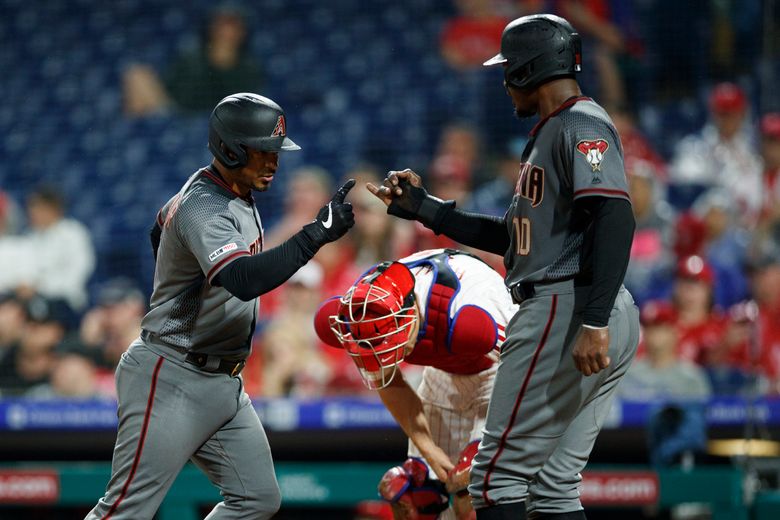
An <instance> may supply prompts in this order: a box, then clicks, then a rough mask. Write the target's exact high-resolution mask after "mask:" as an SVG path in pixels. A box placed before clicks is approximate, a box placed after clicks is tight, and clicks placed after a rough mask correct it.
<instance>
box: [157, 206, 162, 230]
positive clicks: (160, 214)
mask: <svg viewBox="0 0 780 520" xmlns="http://www.w3.org/2000/svg"><path fill="white" fill-rule="evenodd" d="M157 225H158V226H160V227H161V228H162V227H163V219H162V208H160V210H159V211H158V212H157Z"/></svg>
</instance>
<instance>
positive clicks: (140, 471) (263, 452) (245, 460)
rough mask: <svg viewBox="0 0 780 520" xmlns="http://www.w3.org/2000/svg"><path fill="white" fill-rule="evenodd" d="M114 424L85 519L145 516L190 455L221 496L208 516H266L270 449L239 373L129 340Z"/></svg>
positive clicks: (141, 519) (271, 504) (273, 499)
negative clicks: (107, 475) (96, 497)
mask: <svg viewBox="0 0 780 520" xmlns="http://www.w3.org/2000/svg"><path fill="white" fill-rule="evenodd" d="M116 387H117V398H118V404H119V407H118V411H117V415H118V416H119V428H118V432H117V439H116V445H115V447H114V457H113V462H112V466H111V480H110V481H109V483H108V487H107V489H106V494H105V496H103V498H101V499H100V501H99V502H98V504H97V505H96V506H95V507H94V509H93V510H92V511H91V512H90V513H89V514H88V515H87V517H86V520H107V519H109V518H111V519H114V520H123V519H127V520H130V519H132V520H145V519H147V520H151V518H152V517H153V516H154V514H155V512H156V511H157V509H158V507H159V506H160V503H161V502H162V500H163V498H164V497H165V494H166V493H167V491H168V489H169V488H170V486H171V484H173V481H174V480H175V479H176V476H177V475H178V474H179V472H180V471H181V469H182V467H183V466H184V464H185V463H186V462H187V461H188V460H192V461H193V462H194V463H195V464H196V465H197V466H198V467H199V468H200V469H201V470H202V471H203V472H204V473H205V474H206V475H207V476H208V477H209V479H210V480H211V482H212V483H213V484H214V485H215V486H216V487H218V488H219V490H220V492H221V494H222V497H223V498H224V500H223V501H222V502H220V503H219V504H217V506H216V507H215V508H214V509H213V510H212V511H211V513H210V514H209V515H208V516H207V517H206V518H207V519H209V520H228V519H230V520H234V519H250V518H251V519H252V520H257V519H265V518H270V517H271V516H273V515H274V513H276V511H277V510H278V509H279V506H280V503H281V494H280V492H279V486H278V484H277V482H276V476H275V474H274V466H273V460H272V459H271V449H270V447H269V445H268V440H267V438H266V435H265V432H264V430H263V427H262V425H261V424H260V419H259V417H258V416H257V413H256V412H255V409H254V407H253V406H252V403H251V401H250V400H249V396H248V395H247V394H246V392H245V391H244V389H243V382H242V380H241V378H240V377H230V376H229V375H227V374H220V373H211V372H204V371H202V370H200V369H198V368H196V367H195V366H193V365H191V364H189V363H187V362H186V361H184V355H183V354H180V353H178V352H176V351H173V350H171V349H166V348H165V347H158V346H156V345H151V344H147V343H144V342H142V341H141V340H140V339H139V340H136V342H134V343H133V344H132V345H131V346H130V348H129V349H128V350H127V352H125V353H124V354H123V355H122V359H121V361H120V362H119V366H118V367H117V370H116Z"/></svg>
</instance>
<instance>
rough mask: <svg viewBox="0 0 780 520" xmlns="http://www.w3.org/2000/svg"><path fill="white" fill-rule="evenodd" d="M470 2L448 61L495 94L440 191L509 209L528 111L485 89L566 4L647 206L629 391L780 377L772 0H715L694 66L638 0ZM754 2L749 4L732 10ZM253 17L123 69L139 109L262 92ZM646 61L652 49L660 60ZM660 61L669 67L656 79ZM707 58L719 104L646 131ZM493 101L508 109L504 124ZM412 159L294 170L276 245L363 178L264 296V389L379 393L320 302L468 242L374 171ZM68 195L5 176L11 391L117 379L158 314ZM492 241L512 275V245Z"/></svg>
mask: <svg viewBox="0 0 780 520" xmlns="http://www.w3.org/2000/svg"><path fill="white" fill-rule="evenodd" d="M659 3H661V4H663V3H664V2H659ZM701 3H702V5H704V4H706V2H701ZM455 4H456V7H457V13H456V15H454V16H453V18H452V20H451V21H450V23H448V24H446V25H445V27H444V28H443V30H442V32H441V35H440V45H441V59H442V60H443V61H444V62H445V63H447V65H448V66H449V67H451V68H452V69H453V70H455V71H459V73H461V74H462V76H461V78H462V81H464V82H466V83H469V82H472V83H473V85H474V88H473V89H472V94H474V96H475V97H477V98H479V97H480V96H482V97H483V98H484V100H485V103H484V104H480V105H479V106H480V107H481V108H480V110H481V111H480V112H479V114H477V115H476V116H475V117H474V118H473V119H469V118H464V117H460V118H458V119H457V120H451V121H447V122H446V123H445V124H443V125H441V127H440V128H439V129H438V133H437V136H438V137H437V141H436V146H435V148H434V151H433V153H432V154H431V156H430V157H429V160H428V163H427V165H424V167H423V168H418V169H420V171H419V173H420V174H421V175H422V176H423V177H424V180H425V183H426V186H427V188H428V190H429V191H430V192H431V193H433V194H435V195H436V196H438V197H441V198H443V199H454V200H456V201H457V204H458V207H462V208H465V209H468V210H474V211H479V212H483V213H489V214H493V215H497V216H502V215H503V214H504V211H505V210H506V208H507V207H508V206H509V204H510V201H511V198H512V196H513V194H514V190H515V183H516V179H517V172H518V169H519V165H520V156H521V152H522V149H523V146H524V144H525V137H524V132H523V131H522V129H523V128H524V125H526V124H527V122H522V123H519V122H517V121H515V122H514V123H513V122H512V120H511V118H510V117H509V114H510V111H509V110H508V108H507V107H509V101H508V99H506V98H504V97H501V96H503V94H502V93H501V91H500V90H498V91H496V90H495V89H493V90H489V89H485V88H484V87H483V86H482V83H480V82H479V81H474V79H473V78H474V77H475V75H478V74H481V72H480V71H479V70H478V68H479V66H480V64H481V62H482V61H483V60H484V58H485V57H487V56H489V55H492V54H494V53H495V50H496V48H497V47H498V42H499V39H500V34H501V30H502V29H503V27H504V25H505V24H506V22H507V21H508V20H509V19H511V18H513V17H514V16H516V15H519V14H525V13H526V12H533V11H545V10H550V9H552V10H555V11H556V12H559V13H560V14H562V15H564V16H566V17H567V18H569V19H570V20H571V21H572V23H573V24H574V25H575V26H576V27H578V28H580V31H581V33H582V35H583V38H584V45H585V49H586V55H585V56H586V60H587V61H586V66H590V67H592V68H593V69H594V70H596V71H597V72H598V74H595V75H593V76H589V77H588V78H589V80H588V81H585V86H586V94H589V95H592V96H593V97H594V98H596V99H597V100H598V101H600V102H601V103H602V104H603V105H604V106H605V107H606V108H607V109H608V111H609V113H610V115H611V117H612V118H613V120H614V122H615V125H616V127H617V129H618V131H619V133H620V135H621V140H622V144H623V148H624V156H625V168H626V174H627V177H628V181H629V188H630V192H631V193H630V195H631V199H632V204H633V210H634V213H635V217H636V221H637V230H636V235H635V238H634V243H633V248H632V253H631V262H630V265H629V269H628V273H627V275H626V281H625V284H626V286H627V287H628V288H629V290H630V291H631V292H632V294H633V295H634V298H635V300H636V302H637V304H638V305H639V306H640V309H641V319H642V324H643V338H642V343H641V347H640V355H639V358H638V359H637V361H636V362H635V364H634V366H633V367H632V369H631V370H630V371H629V373H628V375H627V376H626V378H625V381H623V382H622V383H621V390H620V394H621V397H622V398H624V399H654V398H681V399H707V398H709V397H710V396H712V395H748V394H753V393H758V394H761V395H777V394H780V179H779V178H778V177H780V112H772V111H771V110H766V109H763V110H757V108H756V107H757V106H758V104H757V100H756V99H755V98H754V97H753V96H752V94H751V91H750V90H749V89H746V88H745V87H744V86H743V84H742V83H741V82H740V79H741V78H743V77H744V76H743V75H744V74H745V73H746V70H745V67H746V64H745V63H743V62H741V61H740V60H739V59H738V56H743V55H745V54H746V53H750V52H753V54H757V52H758V51H757V50H756V48H755V41H754V40H753V39H751V35H750V34H749V31H747V30H746V29H745V23H747V22H744V20H743V18H745V17H748V16H750V15H751V13H752V15H753V16H754V18H753V20H754V21H755V20H756V18H755V16H756V5H758V6H759V7H760V2H758V3H756V2H745V3H744V5H743V3H738V2H714V3H713V4H717V6H718V8H717V9H716V8H713V9H712V10H711V18H710V22H711V28H713V30H715V31H716V34H715V35H713V36H712V40H711V42H713V43H712V47H711V48H710V49H709V53H708V55H707V56H708V58H707V60H705V61H707V63H704V64H699V63H695V60H694V58H695V56H693V53H694V52H695V50H696V49H697V47H696V44H691V45H690V46H689V47H688V48H687V50H686V51H685V52H682V51H680V52H677V53H671V54H670V56H672V57H673V58H674V59H677V60H678V61H680V62H681V63H678V64H677V65H678V68H676V69H675V70H681V69H680V68H679V67H682V68H683V69H684V68H685V67H689V69H688V71H689V72H690V74H688V75H687V76H685V77H671V76H669V75H668V72H669V71H668V70H666V69H665V68H664V67H657V66H656V68H655V69H652V67H653V63H655V61H654V60H658V59H661V58H659V57H663V52H664V49H666V46H670V45H672V44H674V40H675V38H677V39H679V38H681V37H682V35H680V34H677V33H674V31H673V29H674V27H672V28H671V29H669V31H672V32H671V33H670V34H672V36H669V38H670V39H671V41H667V40H663V39H654V40H653V41H650V42H643V41H639V40H638V39H637V38H636V34H637V33H636V32H635V31H633V30H632V24H634V23H635V19H634V18H632V16H631V13H630V9H628V8H627V7H626V6H625V5H624V4H630V2H629V3H623V2H607V1H573V0H571V1H564V0H560V1H547V2H546V1H526V2H510V1H503V2H496V1H490V0H472V1H468V0H457V1H456V2H455ZM732 4H734V5H732ZM737 4H739V5H741V6H742V7H743V8H744V12H742V13H741V15H740V16H741V17H732V18H731V23H730V25H725V21H724V20H725V19H726V17H727V16H729V13H731V11H730V9H731V10H733V9H732V8H735V7H736V6H737ZM620 6H623V8H622V9H621V8H620ZM682 18H683V21H684V18H685V17H684V16H683V17H682ZM242 20H243V19H242V16H241V11H236V10H229V9H228V10H225V9H223V10H217V11H215V12H214V18H213V20H212V23H211V24H210V25H209V26H208V29H207V31H206V37H207V39H208V41H210V42H211V43H210V44H208V45H206V46H204V49H206V50H199V51H197V52H195V53H194V54H187V55H183V56H181V57H179V58H178V59H177V60H176V61H175V63H174V64H172V65H171V69H170V70H168V71H154V70H152V69H151V68H150V67H148V66H146V65H143V64H136V65H134V66H132V67H128V68H127V69H126V74H125V76H124V77H123V78H122V84H121V85H119V86H117V88H118V89H120V88H121V89H124V90H123V95H124V99H125V106H124V108H125V112H126V114H125V115H126V117H144V116H146V115H148V114H150V113H157V112H160V111H162V112H171V111H173V112H177V111H198V110H200V111H204V110H205V111H207V110H210V108H211V107H213V105H214V103H216V101H217V100H219V99H220V98H221V97H222V96H223V95H226V94H228V93H232V92H234V91H242V90H255V91H258V92H261V93H262V82H263V74H262V70H261V66H260V65H259V64H258V63H257V62H259V61H260V60H259V59H257V60H255V59H254V58H253V57H251V56H248V55H247V53H246V46H245V45H243V41H244V39H245V37H246V30H247V28H246V27H245V25H244V23H243V21H242ZM670 23H671V25H672V26H676V25H677V24H679V23H682V21H681V20H670ZM717 35H720V36H719V37H717V38H716V36H717ZM724 35H725V36H724ZM753 36H755V35H753ZM692 40H693V41H698V40H695V39H692ZM729 42H730V43H729ZM716 44H717V45H716ZM700 45H704V44H701V43H700ZM751 46H753V47H752V48H751ZM647 47H652V48H653V49H654V53H653V54H649V53H648V51H647ZM587 50H591V51H592V52H590V53H588V52H587ZM643 63H644V64H645V65H647V64H648V63H649V65H647V66H646V67H645V68H643V69H642V71H641V72H640V68H641V67H640V66H641V65H642V64H643ZM650 69H652V70H653V71H654V73H653V74H652V75H651V76H649V77H651V78H652V82H649V81H646V82H644V83H642V82H641V80H640V78H641V76H642V74H647V73H648V70H650ZM670 69H671V67H670ZM702 70H707V71H709V72H708V73H707V74H706V78H707V81H706V82H705V83H704V85H705V87H706V88H705V90H706V92H707V95H706V99H705V100H704V101H703V103H702V104H703V108H704V109H705V110H706V111H707V113H708V117H707V122H706V124H705V125H704V126H703V127H702V128H701V129H699V131H697V132H695V133H693V134H691V135H688V136H686V137H684V138H683V139H681V140H680V141H679V142H678V143H676V144H675V146H674V147H673V149H672V150H671V153H664V152H663V151H662V150H661V146H660V145H659V144H658V143H655V142H652V141H651V140H650V139H648V138H647V137H646V133H645V132H644V131H643V128H642V125H641V124H640V121H639V118H638V114H639V113H640V112H641V104H642V102H643V101H645V100H646V98H647V96H648V94H647V92H650V91H651V92H653V95H654V96H656V97H661V98H664V97H666V98H673V97H674V96H675V95H678V96H682V95H685V94H688V93H690V92H691V91H693V90H695V89H696V88H698V87H699V86H701V85H700V84H698V83H695V82H696V81H697V78H698V76H697V74H699V73H700V72H701V71H702ZM236 71H250V72H251V74H249V75H246V74H243V72H242V73H241V74H238V73H236ZM702 74H704V73H702ZM492 79H495V78H492ZM725 80H728V81H725ZM193 84H198V85H204V88H202V89H193V88H192V87H191V86H192V85H193ZM205 85H207V88H206V87H205ZM323 87H324V86H323ZM496 92H498V96H496ZM195 93H197V94H198V95H197V96H195ZM488 98H489V99H488ZM494 106H501V107H502V111H501V113H500V114H499V115H497V116H494V115H490V114H491V111H492V110H493V108H492V107H494ZM775 108H778V107H775ZM486 114H488V115H486ZM487 117H491V118H492V117H496V118H497V119H495V120H496V121H499V123H498V124H497V125H490V128H486V125H485V124H484V119H485V118H487ZM491 121H493V119H491ZM509 124H513V125H514V126H513V127H509V126H508V125H509ZM497 128H498V129H502V130H501V131H502V132H503V135H502V140H500V141H495V140H494V132H496V131H497V130H496V129H497ZM507 128H510V130H508V131H507V130H506V129H507ZM518 128H520V130H518ZM509 137H511V138H509ZM497 143H498V144H497ZM302 144H303V145H304V146H305V143H302ZM405 166H407V165H396V164H393V165H387V164H370V163H368V162H366V163H363V164H359V165H356V166H355V167H354V168H353V169H351V170H350V171H344V172H334V171H329V170H328V169H327V167H326V166H325V165H314V164H312V165H309V166H304V167H299V168H296V169H295V170H294V171H285V172H284V175H285V176H288V177H289V181H288V182H287V184H286V190H285V199H284V210H283V212H282V216H281V218H279V219H277V220H275V221H274V222H271V223H266V230H265V240H264V244H265V247H266V248H270V247H274V246H275V245H278V244H279V243H280V242H281V241H282V240H283V239H284V238H285V237H288V236H289V235H290V234H292V233H293V232H295V231H296V230H298V229H299V228H300V227H301V226H302V225H304V224H306V223H308V222H309V221H310V220H311V219H312V218H313V216H314V215H315V214H316V213H317V211H318V209H319V208H320V207H322V206H323V205H324V204H326V203H327V201H328V199H329V198H330V195H331V194H332V192H333V191H334V188H335V186H337V185H338V183H339V182H340V181H341V180H343V179H347V178H355V179H357V181H358V187H357V189H355V190H354V191H353V192H352V193H351V194H350V200H351V202H352V204H353V205H354V208H355V218H356V225H355V227H354V228H353V229H352V230H351V231H350V232H349V233H348V235H347V236H346V237H345V239H344V240H342V241H339V242H338V244H331V245H327V246H325V247H323V248H322V249H321V250H320V251H319V252H318V253H317V255H316V256H315V257H314V262H311V263H310V264H308V265H307V266H305V267H304V268H303V269H301V270H300V271H299V272H298V273H297V274H296V275H295V276H293V278H291V279H290V280H289V281H288V282H287V283H286V284H284V285H283V286H282V287H280V288H279V289H277V290H275V291H273V292H272V293H269V294H267V295H265V296H263V297H262V298H261V303H260V311H259V322H258V327H257V333H256V335H255V340H254V348H253V353H252V355H251V357H250V360H249V363H248V365H247V367H246V369H245V370H244V372H243V377H244V380H245V384H246V388H247V390H248V391H249V393H250V395H253V396H264V397H277V396H295V397H313V396H322V395H337V394H348V395H356V394H360V393H363V392H366V390H365V388H364V387H363V385H362V382H361V380H360V378H359V376H358V373H357V370H356V369H355V367H354V366H353V365H352V362H351V360H350V359H349V358H348V356H346V355H344V353H343V352H341V351H339V350H337V349H333V348H331V347H327V346H325V345H324V344H320V343H319V341H318V339H317V337H316V334H315V333H314V329H313V327H312V316H313V314H314V311H315V310H316V308H317V306H318V305H319V303H320V302H321V301H322V300H324V299H325V298H327V297H330V296H332V295H336V294H341V293H342V292H343V291H344V290H345V288H347V287H348V286H349V284H351V283H352V282H353V281H354V280H355V279H356V278H357V277H358V275H359V274H360V273H362V272H363V271H365V270H366V269H367V268H368V267H370V266H371V265H373V264H375V263H377V262H380V261H383V260H387V259H394V258H399V257H402V256H404V255H407V254H410V253H412V252H415V251H418V250H422V249H430V248H437V247H461V246H459V245H458V244H456V243H453V242H451V241H450V240H449V239H446V238H444V237H442V236H436V235H434V234H433V233H432V232H430V231H429V230H427V229H425V228H423V227H422V226H421V225H419V224H416V223H411V222H406V221H401V220H399V219H393V218H389V217H388V216H387V215H386V214H385V207H384V205H383V204H382V203H381V202H379V201H378V200H377V199H376V198H375V197H373V196H371V195H370V194H369V193H368V192H367V191H365V189H364V188H363V186H364V185H365V183H366V182H374V183H377V182H378V181H380V180H381V178H383V177H384V170H386V169H389V168H394V169H395V168H402V167H405ZM281 167H282V168H283V169H284V163H283V162H282V165H281ZM85 189H88V187H85ZM68 204H78V200H71V201H65V200H63V199H62V197H61V196H60V193H59V191H58V190H57V188H56V186H40V187H39V188H37V189H35V190H34V191H31V192H30V193H29V194H28V196H27V199H26V200H24V201H15V200H13V199H12V198H11V197H9V196H8V195H6V194H3V193H2V192H0V258H3V268H2V269H0V294H1V295H2V296H1V297H0V396H29V397H50V396H67V397H95V396H99V397H100V396H102V397H107V398H110V397H113V392H114V388H113V370H114V367H115V366H116V363H117V361H118V359H119V356H120V355H121V354H122V352H123V351H124V349H125V348H126V347H127V346H128V345H129V343H130V342H131V341H132V340H133V339H134V338H135V337H137V335H138V334H139V332H140V322H141V318H142V317H143V315H144V313H145V311H146V306H147V305H148V294H145V291H144V290H142V289H141V288H140V287H139V284H138V283H137V282H136V281H134V280H129V279H125V278H122V277H121V276H119V277H114V278H109V279H105V280H93V279H92V278H91V276H92V274H93V272H94V270H95V264H96V262H100V261H101V259H100V258H97V259H96V257H95V252H94V250H93V246H92V244H91V241H90V236H89V233H88V231H87V229H86V228H85V227H84V226H83V224H81V223H79V222H77V221H75V220H73V219H71V218H68V216H67V215H68ZM152 218H153V215H151V216H150V224H151V219H152ZM475 253H478V252H475ZM148 254H149V255H151V249H149V252H148ZM478 254H480V256H482V257H483V258H484V259H485V260H486V261H487V262H488V263H490V265H492V266H493V267H494V268H496V270H498V271H499V272H501V273H502V274H503V265H502V259H501V258H500V257H498V256H494V255H489V254H484V253H478ZM90 296H91V297H90ZM407 369H408V370H411V371H414V367H407Z"/></svg>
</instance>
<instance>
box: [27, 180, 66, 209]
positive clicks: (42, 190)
mask: <svg viewBox="0 0 780 520" xmlns="http://www.w3.org/2000/svg"><path fill="white" fill-rule="evenodd" d="M28 200H35V201H37V202H43V203H44V204H47V205H49V206H54V207H56V208H58V209H60V210H63V209H65V197H63V196H62V193H61V192H60V190H58V189H57V188H55V187H54V186H51V185H48V184H42V185H40V186H37V187H36V188H35V189H33V190H32V191H31V192H30V196H29V198H28Z"/></svg>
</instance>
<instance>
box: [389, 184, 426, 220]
mask: <svg viewBox="0 0 780 520" xmlns="http://www.w3.org/2000/svg"><path fill="white" fill-rule="evenodd" d="M398 187H399V188H401V189H402V190H403V193H402V194H401V195H396V196H395V197H393V201H392V202H391V203H390V205H389V206H388V207H387V213H388V215H395V216H396V217H400V218H403V219H406V220H417V215H418V214H419V213H420V206H422V203H423V201H424V200H425V199H426V198H427V197H428V196H429V195H428V191H427V190H426V189H425V188H423V187H422V186H413V185H412V183H410V182H409V181H407V180H401V182H400V183H399V184H398Z"/></svg>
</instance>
